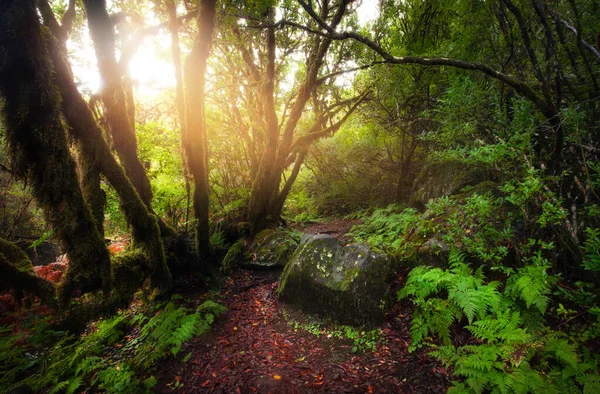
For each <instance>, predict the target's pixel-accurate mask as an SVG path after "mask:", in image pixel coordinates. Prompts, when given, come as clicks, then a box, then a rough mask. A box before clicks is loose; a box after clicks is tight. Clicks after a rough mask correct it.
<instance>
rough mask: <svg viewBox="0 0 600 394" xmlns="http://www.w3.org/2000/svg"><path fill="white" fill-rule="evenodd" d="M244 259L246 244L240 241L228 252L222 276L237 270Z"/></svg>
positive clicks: (222, 266)
mask: <svg viewBox="0 0 600 394" xmlns="http://www.w3.org/2000/svg"><path fill="white" fill-rule="evenodd" d="M243 259H244V243H243V242H242V241H238V242H236V243H234V244H233V245H232V246H231V247H230V248H229V250H228V251H227V254H226V255H225V258H224V259H223V262H222V263H221V274H222V275H229V274H230V273H231V272H232V271H233V270H234V269H235V268H237V267H238V266H239V265H240V264H241V263H242V261H243Z"/></svg>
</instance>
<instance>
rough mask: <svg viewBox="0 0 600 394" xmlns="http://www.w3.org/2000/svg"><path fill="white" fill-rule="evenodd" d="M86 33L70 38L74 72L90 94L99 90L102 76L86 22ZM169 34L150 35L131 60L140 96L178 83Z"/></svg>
mask: <svg viewBox="0 0 600 394" xmlns="http://www.w3.org/2000/svg"><path fill="white" fill-rule="evenodd" d="M82 30H83V34H81V35H80V37H76V39H70V40H69V41H68V47H69V52H70V53H71V54H72V56H71V64H72V66H73V74H74V76H75V80H76V81H77V82H78V85H79V88H80V90H81V91H82V92H83V93H85V94H88V95H91V94H95V93H98V92H99V91H100V89H101V80H100V75H99V73H98V67H97V63H96V53H95V51H94V45H93V43H92V40H91V38H90V36H89V34H88V30H87V26H84V27H83V29H82ZM170 57H171V54H170V38H169V35H168V33H167V32H161V33H159V34H157V35H156V36H153V37H147V38H146V39H145V40H144V42H143V43H142V44H141V45H140V47H139V48H138V50H137V52H136V54H135V56H134V57H133V58H132V59H131V62H130V63H129V74H130V76H131V78H132V80H133V81H134V90H135V96H136V99H137V100H141V101H148V100H152V99H154V98H156V97H157V96H158V95H159V94H160V93H161V92H162V91H163V90H164V89H169V88H173V87H174V86H175V70H174V69H173V64H172V63H171V59H170Z"/></svg>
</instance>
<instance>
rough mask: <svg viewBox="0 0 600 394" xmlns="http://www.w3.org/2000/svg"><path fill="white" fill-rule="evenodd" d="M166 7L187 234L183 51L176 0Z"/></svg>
mask: <svg viewBox="0 0 600 394" xmlns="http://www.w3.org/2000/svg"><path fill="white" fill-rule="evenodd" d="M165 6H166V9H167V15H168V18H169V32H170V33H171V55H172V57H173V68H174V69H175V81H176V82H175V106H176V107H177V118H178V120H179V134H180V136H181V151H182V162H183V176H184V179H185V191H186V196H187V204H186V211H185V232H186V233H187V230H188V222H189V211H190V209H189V205H190V204H189V202H190V191H191V190H190V189H191V188H190V182H191V179H190V173H189V166H188V164H187V162H186V157H185V156H186V155H185V154H184V153H183V152H184V150H185V146H184V145H185V144H184V142H185V140H186V138H187V137H186V136H187V132H186V129H185V126H186V124H185V123H186V120H185V96H184V92H183V72H182V70H181V49H180V47H179V22H178V20H177V7H176V4H175V0H166V1H165Z"/></svg>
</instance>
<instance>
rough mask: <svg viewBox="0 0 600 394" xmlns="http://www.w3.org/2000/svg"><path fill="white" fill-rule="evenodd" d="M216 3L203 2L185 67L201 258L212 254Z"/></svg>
mask: <svg viewBox="0 0 600 394" xmlns="http://www.w3.org/2000/svg"><path fill="white" fill-rule="evenodd" d="M216 3H217V2H216V0H201V1H200V4H199V11H198V14H197V22H198V33H197V35H196V37H195V39H194V43H193V45H192V50H191V52H190V54H189V55H188V58H187V61H186V65H185V101H186V107H185V111H186V124H185V129H184V131H185V134H184V152H185V156H186V162H187V165H188V168H189V171H190V173H191V175H192V178H193V180H194V198H193V201H194V215H195V217H196V247H197V249H198V254H199V256H200V257H207V256H209V255H210V234H209V221H208V208H209V207H208V204H209V185H208V145H207V138H206V119H205V108H204V98H205V86H204V85H205V81H206V67H207V60H208V57H209V55H210V49H211V45H212V36H213V32H214V28H215V11H216Z"/></svg>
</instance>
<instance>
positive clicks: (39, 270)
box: [33, 261, 67, 283]
mask: <svg viewBox="0 0 600 394" xmlns="http://www.w3.org/2000/svg"><path fill="white" fill-rule="evenodd" d="M66 269H67V263H66V262H63V261H61V262H56V263H50V264H47V265H38V266H35V267H33V271H34V272H35V273H36V274H37V275H38V276H39V277H41V278H44V279H47V280H49V281H50V282H54V283H58V282H60V280H61V279H62V276H63V274H64V272H65V270H66Z"/></svg>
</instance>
